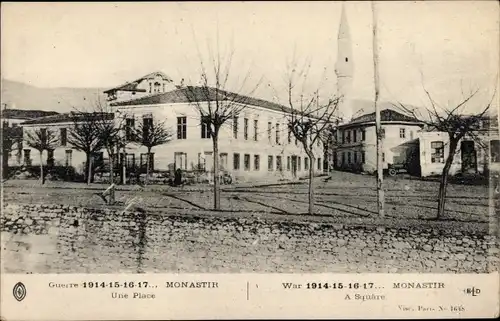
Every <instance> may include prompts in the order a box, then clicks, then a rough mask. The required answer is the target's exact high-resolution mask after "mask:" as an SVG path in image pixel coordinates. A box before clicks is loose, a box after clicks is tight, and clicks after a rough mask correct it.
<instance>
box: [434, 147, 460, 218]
mask: <svg viewBox="0 0 500 321" xmlns="http://www.w3.org/2000/svg"><path fill="white" fill-rule="evenodd" d="M457 145H458V141H457V140H455V139H453V140H450V151H449V153H448V157H447V158H446V162H445V164H444V167H443V172H442V173H441V181H440V183H439V193H438V210H437V219H438V220H440V219H442V218H443V216H444V210H445V201H446V187H447V186H448V176H449V173H450V168H451V164H452V163H453V158H455V152H456V150H457Z"/></svg>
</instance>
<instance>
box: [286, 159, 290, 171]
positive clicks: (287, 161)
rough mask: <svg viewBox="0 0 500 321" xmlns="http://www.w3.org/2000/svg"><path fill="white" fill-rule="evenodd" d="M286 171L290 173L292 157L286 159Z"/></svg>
mask: <svg viewBox="0 0 500 321" xmlns="http://www.w3.org/2000/svg"><path fill="white" fill-rule="evenodd" d="M286 170H287V171H289V170H290V156H287V157H286Z"/></svg>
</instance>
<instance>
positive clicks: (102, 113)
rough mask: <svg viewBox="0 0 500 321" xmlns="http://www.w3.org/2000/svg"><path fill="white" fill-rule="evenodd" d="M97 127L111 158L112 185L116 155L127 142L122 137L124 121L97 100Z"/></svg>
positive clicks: (95, 113) (95, 104) (94, 112)
mask: <svg viewBox="0 0 500 321" xmlns="http://www.w3.org/2000/svg"><path fill="white" fill-rule="evenodd" d="M93 108H94V111H93V114H94V115H95V119H94V122H95V125H96V129H97V135H98V136H99V140H100V142H101V144H102V146H103V147H104V149H106V152H107V154H108V157H109V176H110V184H113V183H114V182H115V175H114V174H115V173H114V167H115V162H116V155H117V153H118V152H119V150H120V148H122V147H123V145H124V144H125V141H124V139H123V137H122V135H121V131H122V127H123V126H122V125H123V119H121V118H116V119H115V117H114V113H113V111H112V110H111V109H110V108H109V107H108V105H107V104H106V103H103V102H101V101H100V100H97V101H96V102H95V103H94V106H93Z"/></svg>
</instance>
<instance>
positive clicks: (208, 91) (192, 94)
mask: <svg viewBox="0 0 500 321" xmlns="http://www.w3.org/2000/svg"><path fill="white" fill-rule="evenodd" d="M217 95H219V100H222V99H224V98H227V99H228V100H230V101H233V102H238V103H242V104H246V105H252V106H257V107H262V108H266V109H271V110H276V111H286V110H289V108H288V107H286V106H283V105H279V104H276V103H273V102H270V101H266V100H263V99H258V98H253V97H249V96H245V95H240V94H236V93H233V92H230V91H224V90H218V91H217V90H216V89H215V88H212V87H187V88H186V87H185V88H179V89H176V90H173V91H169V92H166V93H161V94H157V95H152V96H147V97H142V98H138V99H134V100H129V101H123V102H116V103H111V106H135V105H158V104H175V103H189V102H203V101H215V100H216V97H217Z"/></svg>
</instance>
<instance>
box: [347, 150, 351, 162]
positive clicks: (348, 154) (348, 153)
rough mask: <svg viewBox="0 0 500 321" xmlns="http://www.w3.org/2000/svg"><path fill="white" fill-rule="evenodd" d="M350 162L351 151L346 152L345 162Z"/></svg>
mask: <svg viewBox="0 0 500 321" xmlns="http://www.w3.org/2000/svg"><path fill="white" fill-rule="evenodd" d="M350 163H351V152H347V164H350Z"/></svg>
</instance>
